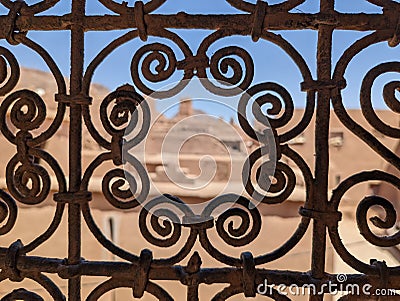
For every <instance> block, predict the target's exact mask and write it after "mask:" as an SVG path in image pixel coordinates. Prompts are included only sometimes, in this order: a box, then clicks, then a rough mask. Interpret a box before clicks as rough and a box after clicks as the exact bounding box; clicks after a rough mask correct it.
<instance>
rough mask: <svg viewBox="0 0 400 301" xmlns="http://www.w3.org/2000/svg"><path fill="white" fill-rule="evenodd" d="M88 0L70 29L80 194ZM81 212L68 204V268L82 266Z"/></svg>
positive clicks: (75, 283)
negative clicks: (77, 99) (77, 100)
mask: <svg viewBox="0 0 400 301" xmlns="http://www.w3.org/2000/svg"><path fill="white" fill-rule="evenodd" d="M85 6H86V1H85V0H73V1H72V16H73V24H72V25H71V75H70V95H71V99H72V103H71V105H70V133H69V143H70V150H69V192H77V191H79V188H80V184H81V177H82V158H81V151H82V108H81V106H80V105H79V104H75V103H74V102H73V98H74V97H75V96H77V95H79V94H80V92H81V90H82V76H83V63H84V29H83V27H82V24H83V19H84V16H85ZM80 211H81V208H80V205H79V203H78V202H77V203H71V204H69V210H68V238H69V244H68V264H79V262H80V259H81V212H80ZM68 300H69V301H80V300H81V277H80V276H78V277H75V278H72V279H69V281H68Z"/></svg>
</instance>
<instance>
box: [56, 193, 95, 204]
mask: <svg viewBox="0 0 400 301" xmlns="http://www.w3.org/2000/svg"><path fill="white" fill-rule="evenodd" d="M91 200H92V193H91V192H90V191H78V192H62V193H55V194H54V201H55V202H57V203H62V204H84V203H87V202H90V201H91Z"/></svg>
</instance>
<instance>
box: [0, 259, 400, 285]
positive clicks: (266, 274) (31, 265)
mask: <svg viewBox="0 0 400 301" xmlns="http://www.w3.org/2000/svg"><path fill="white" fill-rule="evenodd" d="M3 257H4V255H3V254H2V255H0V268H3V263H4V258H3ZM17 267H18V270H20V271H22V272H28V273H29V272H33V271H41V272H43V273H51V274H61V276H68V274H72V273H74V270H79V273H80V275H84V276H94V277H97V276H98V277H104V276H106V277H116V278H132V277H133V275H134V271H135V268H136V264H134V263H129V262H115V261H112V262H107V261H85V260H83V261H82V262H80V263H79V264H78V265H76V266H68V265H65V261H64V260H62V259H57V258H43V257H37V256H20V257H19V259H18V264H17ZM68 269H69V270H70V272H68ZM256 273H257V276H256V282H257V283H258V284H261V283H263V282H264V279H268V283H269V284H284V285H288V286H289V285H291V284H296V285H299V286H301V285H307V284H314V285H316V286H317V287H318V286H321V285H322V284H324V283H329V282H330V283H333V284H340V283H342V284H343V286H344V287H345V286H346V285H347V284H357V285H363V284H370V285H371V286H372V287H379V285H380V277H379V276H378V275H372V276H371V275H364V274H348V275H347V280H346V281H345V282H338V280H337V278H338V277H337V276H338V275H336V274H326V275H325V276H324V277H323V278H322V279H317V278H314V277H313V276H312V275H311V273H306V272H297V271H282V270H269V269H260V268H258V269H256ZM185 274H186V272H185V269H184V267H182V266H158V267H151V269H150V271H149V278H150V279H152V280H174V281H179V280H181V279H182V278H183V277H184V275H185ZM242 274H243V270H242V269H241V268H232V267H223V268H201V269H200V270H199V271H198V272H197V276H198V279H199V281H200V283H204V284H215V283H230V284H239V283H241V277H242ZM388 285H389V286H390V287H391V288H394V289H400V275H391V277H390V279H389V283H388Z"/></svg>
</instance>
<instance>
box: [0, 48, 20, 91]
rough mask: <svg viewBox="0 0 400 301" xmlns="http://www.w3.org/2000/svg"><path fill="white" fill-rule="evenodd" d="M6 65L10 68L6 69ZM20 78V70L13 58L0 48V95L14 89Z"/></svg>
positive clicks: (6, 50)
mask: <svg viewBox="0 0 400 301" xmlns="http://www.w3.org/2000/svg"><path fill="white" fill-rule="evenodd" d="M7 65H8V66H10V68H9V69H8V68H7ZM19 76H20V69H19V65H18V62H17V59H16V58H15V56H14V55H13V54H12V53H11V52H10V51H9V50H8V49H6V48H4V47H0V83H1V84H2V85H1V86H0V95H1V96H4V95H6V94H7V93H8V92H10V91H11V90H12V89H14V88H15V86H16V85H17V82H18V80H19Z"/></svg>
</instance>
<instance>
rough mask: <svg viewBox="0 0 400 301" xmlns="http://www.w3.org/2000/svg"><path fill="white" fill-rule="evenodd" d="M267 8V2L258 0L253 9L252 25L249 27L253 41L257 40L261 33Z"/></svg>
mask: <svg viewBox="0 0 400 301" xmlns="http://www.w3.org/2000/svg"><path fill="white" fill-rule="evenodd" d="M267 10H268V3H267V2H264V1H260V0H258V1H257V3H256V6H255V9H254V19H253V27H252V28H251V38H252V39H253V41H254V42H257V41H258V40H259V39H260V37H261V35H262V31H263V29H264V19H265V16H266V15H267Z"/></svg>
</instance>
